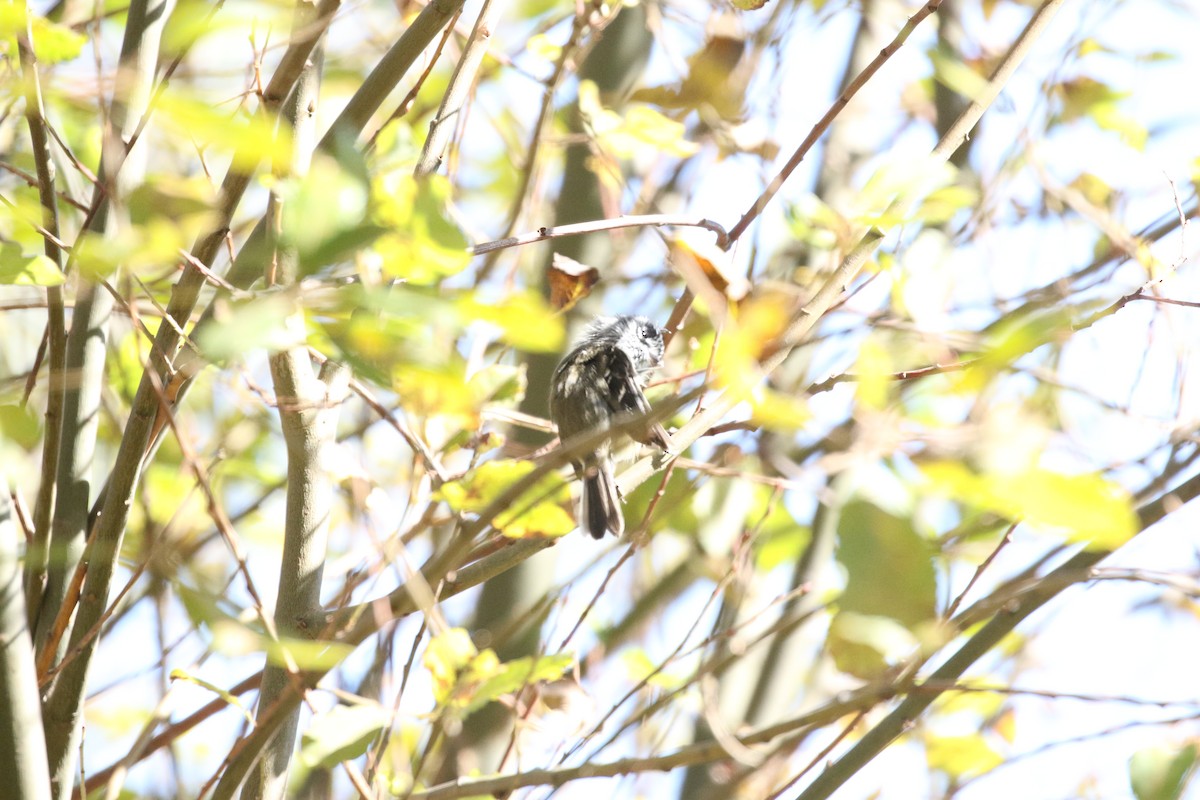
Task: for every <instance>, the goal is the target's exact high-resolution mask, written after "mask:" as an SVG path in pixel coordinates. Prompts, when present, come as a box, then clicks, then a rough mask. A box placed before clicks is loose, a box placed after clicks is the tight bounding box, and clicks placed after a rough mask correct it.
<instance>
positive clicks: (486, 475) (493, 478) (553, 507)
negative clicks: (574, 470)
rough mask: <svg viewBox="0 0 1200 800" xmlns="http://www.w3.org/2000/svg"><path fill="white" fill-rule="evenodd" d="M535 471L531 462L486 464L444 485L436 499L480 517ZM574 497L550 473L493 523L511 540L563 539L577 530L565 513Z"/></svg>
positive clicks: (499, 461) (459, 510)
mask: <svg viewBox="0 0 1200 800" xmlns="http://www.w3.org/2000/svg"><path fill="white" fill-rule="evenodd" d="M534 469H535V465H534V464H533V463H532V462H529V461H512V460H507V459H496V460H494V461H486V462H484V463H483V464H480V465H479V466H478V467H476V468H475V469H474V470H472V471H471V472H470V473H468V474H467V475H466V476H465V477H463V478H462V479H460V480H457V481H451V482H449V483H446V484H444V485H443V486H442V487H441V488H440V489H438V491H437V494H436V497H437V498H438V499H439V500H443V501H445V502H446V504H447V505H449V506H450V508H452V509H454V510H455V511H458V512H466V513H473V514H477V513H479V512H481V511H484V510H485V509H487V508H488V507H489V506H490V505H491V504H492V503H493V502H494V501H495V500H496V499H497V498H498V497H499V496H500V495H501V494H503V493H504V492H506V491H508V489H509V487H510V486H512V485H513V484H514V483H516V482H517V481H519V480H521V479H522V478H524V477H525V476H526V475H528V474H529V473H530V472H532V471H533V470H534ZM570 496H571V495H570V490H569V489H568V486H567V484H566V482H565V481H563V478H562V476H561V475H559V474H558V473H557V472H550V473H547V474H545V475H543V476H542V477H541V478H539V479H538V481H537V482H536V483H535V484H534V485H533V486H532V487H531V488H530V489H528V490H527V491H525V492H524V493H523V494H522V495H521V496H520V497H518V498H517V499H516V500H515V501H514V502H512V503H511V504H510V505H509V506H508V508H506V509H504V510H503V511H501V513H500V514H498V515H497V516H496V519H495V520H494V521H493V523H492V524H493V525H495V527H496V528H497V529H498V530H499V531H500V532H501V533H503V534H504V535H505V536H508V537H510V538H516V539H522V538H527V537H531V536H563V535H564V534H567V533H570V532H571V531H572V530H573V529H574V527H575V523H574V522H572V520H571V516H570V515H569V514H568V513H567V512H566V511H564V510H563V506H565V505H567V504H569V503H570Z"/></svg>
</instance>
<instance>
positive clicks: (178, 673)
mask: <svg viewBox="0 0 1200 800" xmlns="http://www.w3.org/2000/svg"><path fill="white" fill-rule="evenodd" d="M169 677H170V679H171V680H173V681H186V682H187V683H194V684H195V685H197V686H199V687H200V688H202V689H207V690H208V691H210V692H212V693H213V694H215V695H217V696H218V697H220V698H221V699H222V700H224V701H225V702H226V703H227V704H228V705H231V706H233V707H234V708H236V709H237V710H239V711H241V712H242V716H243V717H244V718H245V720H246V722H248V723H249V724H251V725H253V724H254V717H253V716H252V715H251V714H250V710H249V709H248V708H246V707H245V706H243V705H242V701H241V700H240V699H239V698H238V696H237V695H235V694H233V693H232V692H229V691H227V690H226V689H222V688H221V687H220V686H217V685H216V684H215V683H209V682H208V681H206V680H204V679H203V678H201V677H199V676H197V675H192V674H191V673H190V672H186V671H184V670H182V669H178V668H176V669H173V670H171V674H170V676H169Z"/></svg>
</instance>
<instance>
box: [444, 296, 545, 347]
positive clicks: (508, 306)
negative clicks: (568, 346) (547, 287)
mask: <svg viewBox="0 0 1200 800" xmlns="http://www.w3.org/2000/svg"><path fill="white" fill-rule="evenodd" d="M456 308H457V309H458V312H459V314H460V315H461V318H462V321H463V323H464V325H465V324H467V323H470V322H475V321H478V322H489V323H491V324H492V325H495V326H496V327H498V328H499V329H500V335H501V337H502V338H503V339H504V341H506V342H508V343H509V344H511V345H512V346H513V347H516V348H518V349H520V350H524V351H526V352H531V353H557V352H559V351H561V350H562V347H563V340H564V339H565V338H566V332H565V330H564V328H563V318H562V317H561V316H560V315H558V314H555V313H554V311H553V310H552V309H551V308H550V307H549V306H548V305H547V304H546V301H545V300H543V299H542V297H541V295H538V294H535V293H534V292H516V293H513V294H509V295H506V296H504V297H503V298H501V299H500V300H499V301H497V302H491V303H489V302H483V301H482V300H480V299H479V297H478V295H476V294H465V295H462V296H461V297H460V299H459V300H458V302H457V303H456Z"/></svg>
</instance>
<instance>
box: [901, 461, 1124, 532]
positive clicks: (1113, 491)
mask: <svg viewBox="0 0 1200 800" xmlns="http://www.w3.org/2000/svg"><path fill="white" fill-rule="evenodd" d="M921 471H922V473H923V474H924V475H925V477H926V479H927V480H928V488H929V490H930V491H932V492H934V493H936V494H941V495H945V496H948V497H953V498H955V499H957V500H959V501H961V502H963V503H965V504H967V505H970V506H974V507H977V508H983V509H987V510H989V511H993V512H995V513H997V514H1000V515H1002V516H1004V517H1006V518H1008V519H1011V520H1013V521H1020V522H1025V523H1028V524H1029V525H1031V526H1033V527H1034V528H1035V529H1040V530H1048V531H1049V532H1051V533H1056V534H1059V533H1061V534H1064V535H1065V536H1066V538H1067V541H1070V542H1082V543H1084V544H1086V545H1087V547H1088V548H1089V549H1095V550H1112V549H1114V548H1116V547H1120V546H1121V545H1122V544H1124V543H1125V542H1127V541H1128V540H1129V539H1130V538H1131V537H1132V536H1133V535H1134V534H1135V533H1137V530H1138V520H1137V515H1136V514H1135V513H1134V511H1133V505H1132V501H1131V498H1130V497H1129V494H1128V492H1126V491H1125V490H1124V489H1122V488H1121V487H1120V486H1118V485H1117V484H1115V483H1113V482H1112V481H1110V480H1108V479H1106V478H1105V477H1103V476H1102V475H1096V474H1087V473H1085V474H1082V475H1064V474H1062V473H1059V472H1053V471H1051V470H1048V469H1043V468H1040V467H1036V466H1035V467H1030V468H1028V469H1024V470H1018V471H1012V472H1003V473H985V474H978V473H975V472H973V471H972V470H971V469H970V468H968V467H967V466H966V465H964V464H960V463H957V462H949V461H940V462H935V463H930V464H925V465H923V466H922V467H921Z"/></svg>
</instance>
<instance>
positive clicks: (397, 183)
mask: <svg viewBox="0 0 1200 800" xmlns="http://www.w3.org/2000/svg"><path fill="white" fill-rule="evenodd" d="M450 192H451V187H450V182H449V180H447V179H446V177H445V176H442V175H432V176H430V177H428V178H426V179H424V180H420V181H418V180H416V179H415V178H413V177H412V175H410V174H409V173H408V172H407V171H404V172H399V171H397V172H393V173H391V174H390V175H385V176H383V177H382V178H379V179H377V180H376V181H375V185H374V187H373V190H372V194H373V197H374V200H375V209H376V214H375V216H376V220H375V222H376V223H377V224H379V225H380V226H382V227H383V228H386V229H387V231H388V232H387V233H386V234H384V235H383V236H381V237H380V238H379V239H378V240H377V241H376V243H375V251H376V252H377V253H378V254H379V255H380V257H381V258H382V259H383V271H384V274H385V275H387V276H389V277H393V278H400V279H403V280H407V281H412V282H414V283H418V284H427V283H433V282H435V281H437V280H439V279H441V278H443V277H446V276H447V275H455V274H457V273H459V272H461V271H462V270H463V268H464V267H466V266H467V263H468V262H469V261H470V260H471V256H470V254H469V253H468V252H467V245H468V242H467V237H466V236H465V235H464V234H463V232H462V230H460V229H459V227H458V225H456V224H455V223H454V222H452V221H451V220H450V217H449V215H448V213H447V208H448V206H449V201H450Z"/></svg>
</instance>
